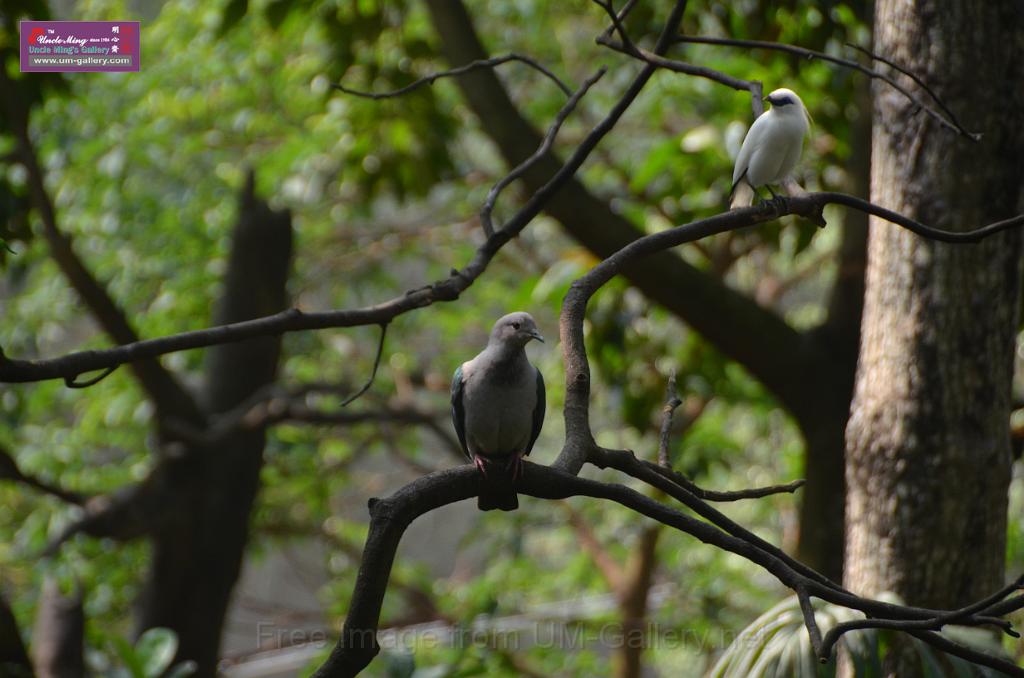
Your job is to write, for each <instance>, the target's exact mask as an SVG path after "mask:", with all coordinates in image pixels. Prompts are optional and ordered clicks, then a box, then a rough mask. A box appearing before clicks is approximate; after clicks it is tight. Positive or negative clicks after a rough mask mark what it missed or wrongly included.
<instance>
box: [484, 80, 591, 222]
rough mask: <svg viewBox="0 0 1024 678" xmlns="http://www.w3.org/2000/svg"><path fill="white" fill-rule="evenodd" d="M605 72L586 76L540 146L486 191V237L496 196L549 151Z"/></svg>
mask: <svg viewBox="0 0 1024 678" xmlns="http://www.w3.org/2000/svg"><path fill="white" fill-rule="evenodd" d="M605 72H606V69H605V68H599V69H598V70H597V72H596V73H594V75H592V76H590V77H589V78H587V80H586V81H585V82H584V83H583V84H582V85H581V86H580V88H579V89H578V90H576V91H575V92H574V93H573V95H572V96H571V97H570V98H569V100H568V101H567V102H565V105H563V106H562V109H561V110H560V111H558V115H556V116H555V121H554V122H553V123H551V126H550V127H549V128H548V132H547V134H545V135H544V140H543V141H541V144H540V146H538V147H537V150H536V151H534V153H533V155H531V156H530V157H529V158H527V159H526V160H524V161H523V162H521V163H519V164H518V165H517V166H516V167H515V169H513V170H512V171H511V172H509V173H508V174H506V175H505V176H504V177H502V178H501V179H500V180H499V181H498V183H496V184H494V186H493V187H492V188H491V190H490V191H489V192H488V193H487V199H486V200H485V201H484V206H483V209H481V210H480V224H481V225H482V226H483V229H484V233H485V234H486V235H487V236H488V237H490V236H492V235H494V224H493V223H492V220H491V213H492V212H493V211H494V204H495V203H496V202H497V200H498V196H499V195H500V194H501V192H502V191H503V190H505V188H506V187H507V186H508V185H509V184H511V183H512V182H513V181H515V180H516V179H520V178H522V176H523V175H524V174H526V172H527V170H529V169H530V168H531V167H533V166H534V165H536V164H537V162H538V161H540V159H541V158H543V157H544V156H545V155H547V154H548V153H549V152H550V151H551V147H552V146H553V145H554V143H555V137H556V136H557V135H558V130H559V129H561V127H562V123H564V122H565V120H566V118H568V117H569V114H570V113H572V112H573V110H574V109H575V108H576V105H577V104H578V103H579V101H580V99H582V98H583V96H584V95H585V94H586V93H587V91H588V90H590V88H591V87H593V86H594V83H596V82H597V81H598V80H600V79H601V77H602V76H603V75H604V74H605Z"/></svg>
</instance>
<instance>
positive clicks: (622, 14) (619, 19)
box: [599, 0, 637, 38]
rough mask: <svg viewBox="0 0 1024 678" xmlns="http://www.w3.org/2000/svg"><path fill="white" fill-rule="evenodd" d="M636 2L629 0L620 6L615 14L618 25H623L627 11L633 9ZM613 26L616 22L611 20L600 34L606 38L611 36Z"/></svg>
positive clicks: (635, 0) (627, 14)
mask: <svg viewBox="0 0 1024 678" xmlns="http://www.w3.org/2000/svg"><path fill="white" fill-rule="evenodd" d="M636 3H637V0H629V1H628V2H627V3H626V4H625V5H623V6H622V9H620V10H619V11H618V13H617V14H616V15H615V18H616V20H617V22H618V25H623V26H624V25H625V21H626V17H628V16H629V13H630V12H632V11H633V8H634V7H636ZM599 4H600V3H599ZM615 26H616V23H615V22H613V23H612V25H611V26H609V27H608V28H606V29H605V30H604V32H603V33H601V35H602V36H604V37H606V38H607V37H611V34H612V32H613V31H614V30H615Z"/></svg>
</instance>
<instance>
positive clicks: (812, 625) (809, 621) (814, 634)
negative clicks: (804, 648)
mask: <svg viewBox="0 0 1024 678" xmlns="http://www.w3.org/2000/svg"><path fill="white" fill-rule="evenodd" d="M796 597H797V600H799V601H800V612H802V613H803V615H804V626H806V627H807V635H808V637H809V638H810V639H811V647H812V648H813V649H814V653H815V654H816V655H818V656H819V657H820V656H821V646H822V644H821V629H820V628H819V627H818V620H817V619H815V617H814V606H813V605H812V604H811V597H810V595H809V594H808V593H807V589H806V588H805V587H803V586H797V587H796ZM826 656H828V655H826Z"/></svg>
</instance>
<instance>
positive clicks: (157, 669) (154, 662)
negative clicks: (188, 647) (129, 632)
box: [135, 627, 178, 678]
mask: <svg viewBox="0 0 1024 678" xmlns="http://www.w3.org/2000/svg"><path fill="white" fill-rule="evenodd" d="M177 651H178V636H177V634H176V633H174V631H172V630H170V629H165V628H159V627H158V628H153V629H147V630H146V632H145V633H143V634H142V635H141V636H140V637H139V640H138V641H137V642H136V643H135V653H136V655H137V657H138V660H139V662H140V664H141V666H142V670H143V674H142V675H144V676H145V677H146V678H159V676H160V675H162V674H163V672H164V671H165V670H166V669H167V667H168V666H170V665H171V662H172V661H174V654H175V653H176V652H177Z"/></svg>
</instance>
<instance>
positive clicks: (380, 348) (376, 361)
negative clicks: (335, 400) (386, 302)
mask: <svg viewBox="0 0 1024 678" xmlns="http://www.w3.org/2000/svg"><path fill="white" fill-rule="evenodd" d="M387 335H388V323H381V325H380V341H378V342H377V355H376V356H374V358H373V369H372V370H371V371H370V378H369V379H367V380H366V383H365V384H363V387H362V388H360V389H359V390H358V391H356V392H355V393H353V394H352V395H350V396H349V397H348V398H345V400H343V401H342V403H341V406H342V407H345V406H346V405H349V404H350V403H352V402H353V401H355V400H356V399H357V398H358V397H359V396H361V395H363V394H364V393H366V392H367V391H368V390H370V386H372V385H373V380H374V379H376V378H377V368H378V367H380V357H381V355H383V353H384V338H385V337H387Z"/></svg>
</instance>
